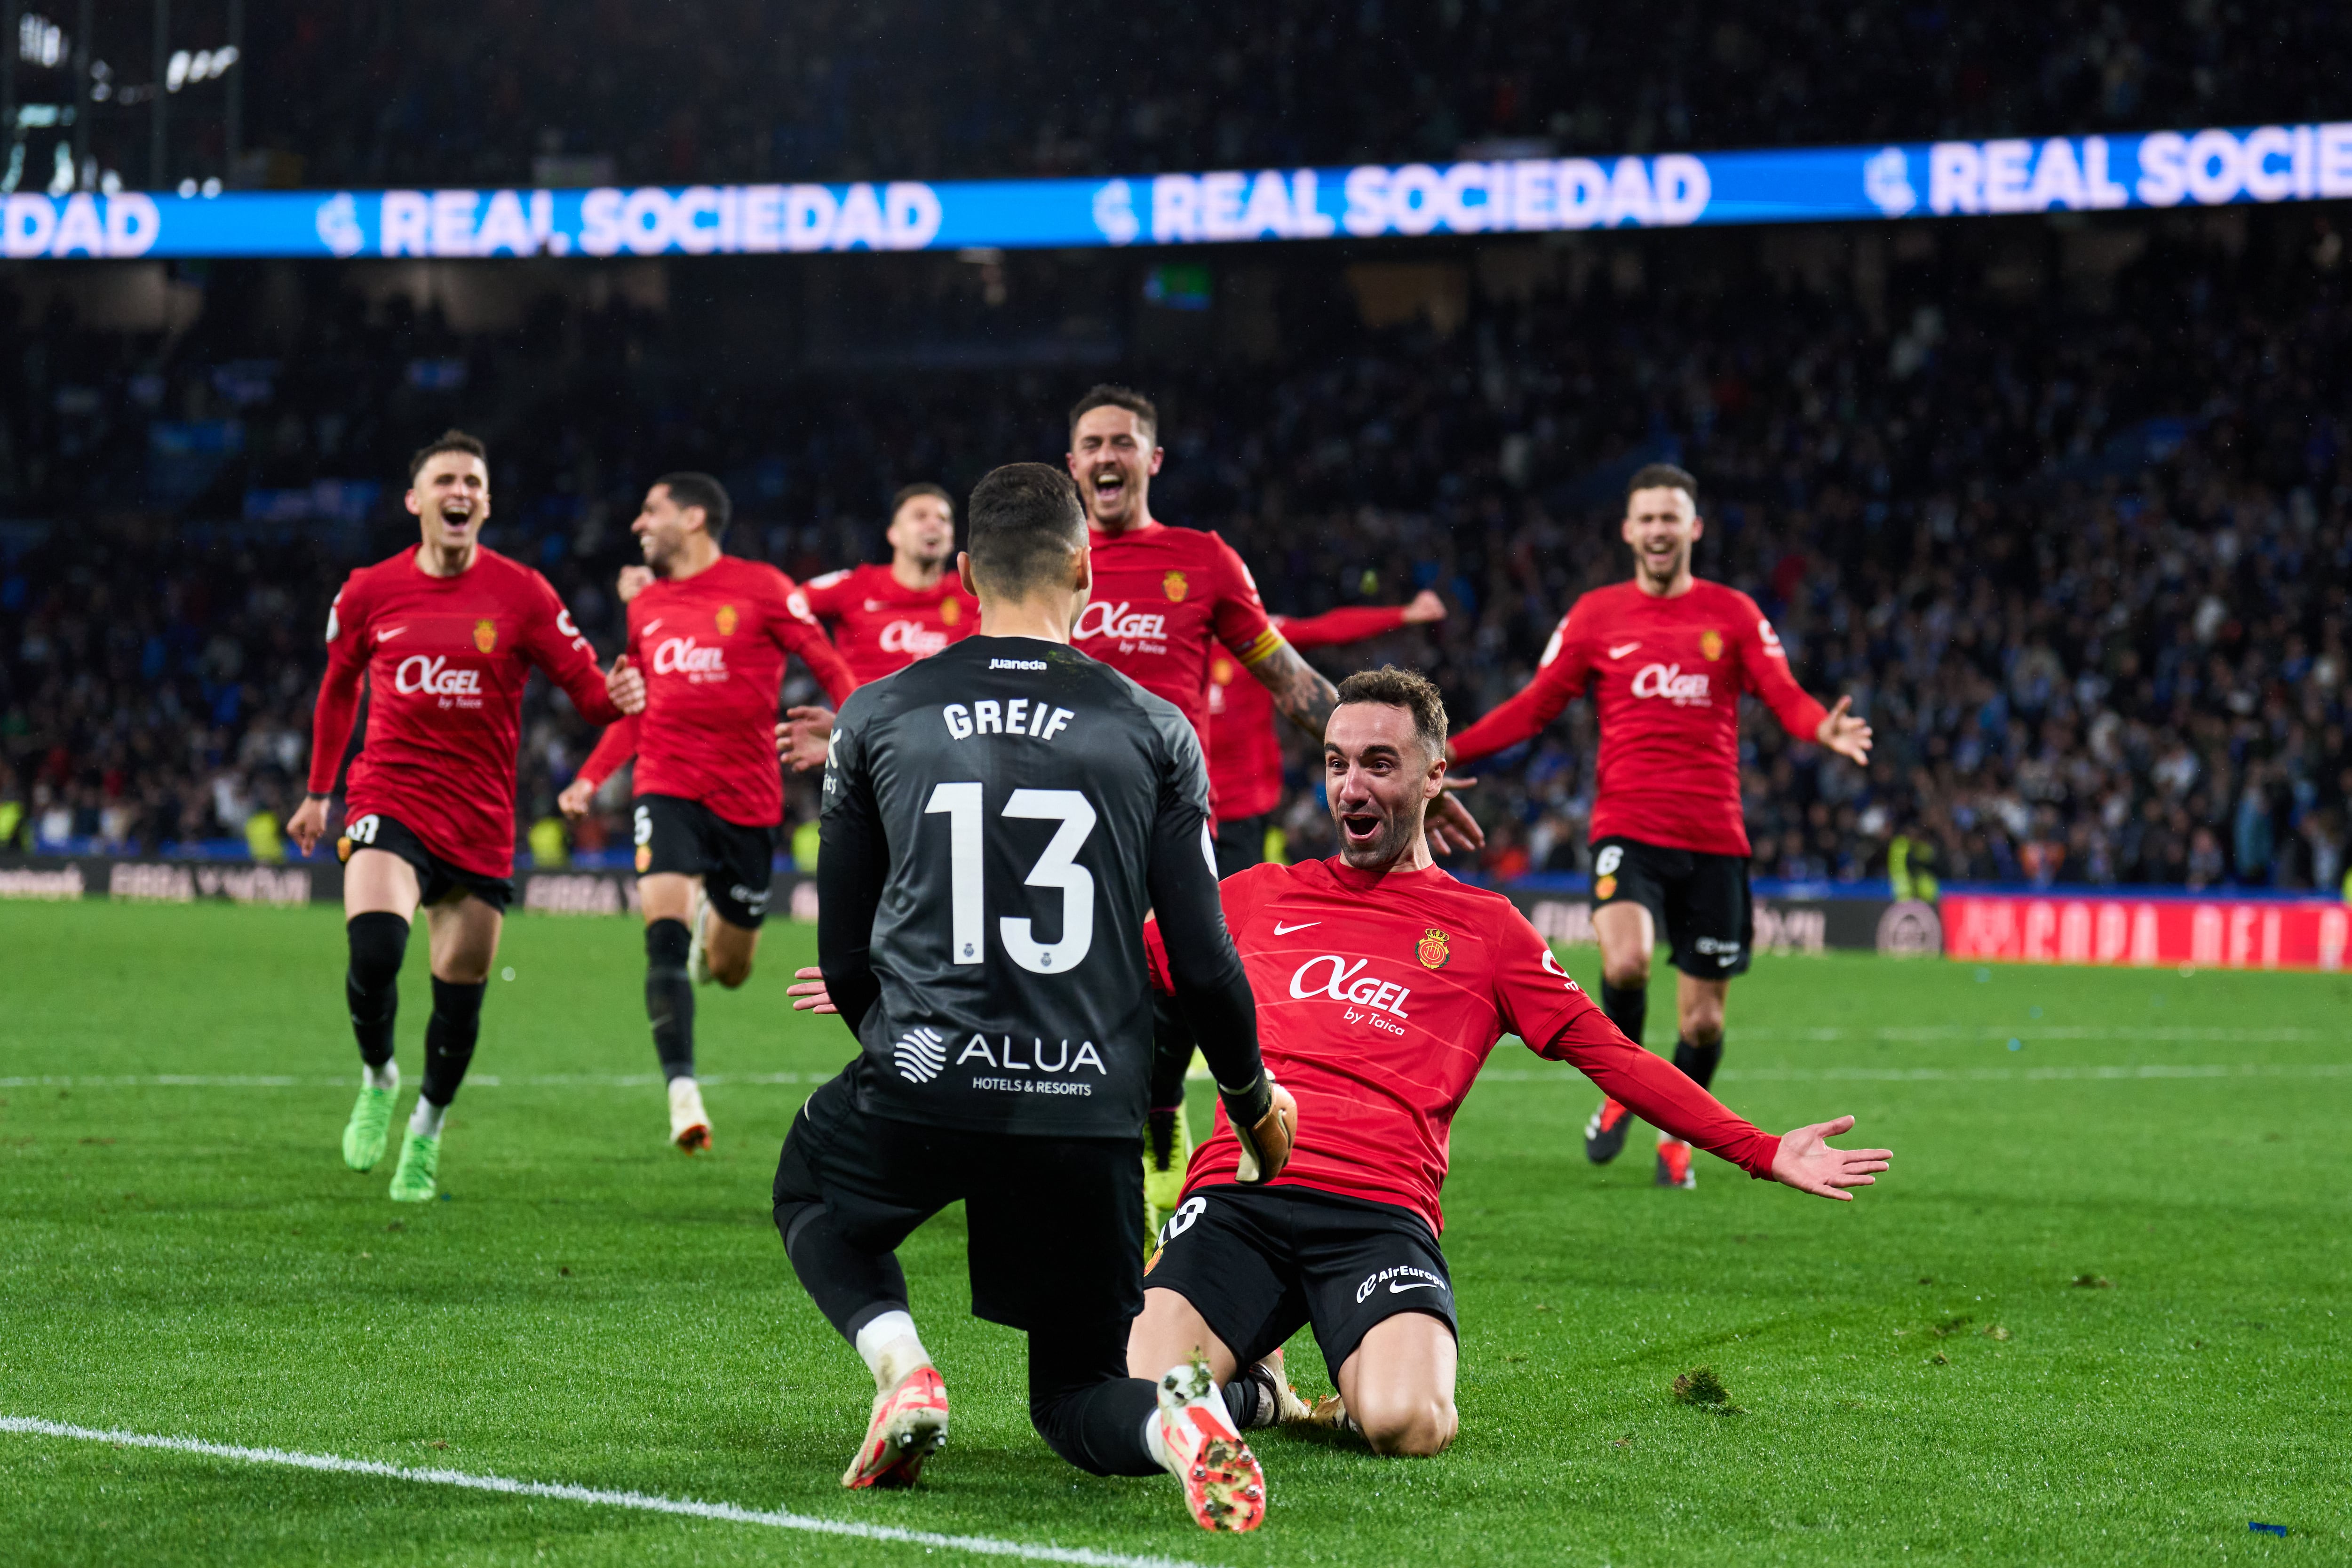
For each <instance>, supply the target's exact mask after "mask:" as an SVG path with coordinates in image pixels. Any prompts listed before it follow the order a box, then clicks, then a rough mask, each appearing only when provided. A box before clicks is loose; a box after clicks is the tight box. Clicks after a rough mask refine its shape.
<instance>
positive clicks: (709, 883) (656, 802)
mask: <svg viewBox="0 0 2352 1568" xmlns="http://www.w3.org/2000/svg"><path fill="white" fill-rule="evenodd" d="M634 826H635V837H636V843H637V856H636V867H637V875H638V876H640V877H651V876H658V875H661V874H662V873H665V872H668V873H673V874H675V875H677V876H681V877H699V878H701V879H702V889H703V891H704V892H706V893H708V894H709V895H710V907H711V908H712V909H714V910H718V911H719V919H720V920H722V921H726V922H727V923H728V924H729V925H731V926H740V927H741V928H742V929H743V930H745V931H757V930H759V929H760V922H761V921H764V920H766V919H767V918H768V889H770V888H771V887H772V886H773V885H774V882H775V875H776V869H775V868H776V831H777V830H776V829H775V828H773V827H746V826H742V825H741V824H740V823H735V822H730V821H728V820H727V819H726V818H725V817H723V816H719V814H718V813H717V812H715V811H712V810H711V809H710V808H709V806H707V805H703V804H702V803H701V802H700V801H698V800H683V799H680V798H679V797H678V796H677V795H639V796H637V803H636V813H635V824H634Z"/></svg>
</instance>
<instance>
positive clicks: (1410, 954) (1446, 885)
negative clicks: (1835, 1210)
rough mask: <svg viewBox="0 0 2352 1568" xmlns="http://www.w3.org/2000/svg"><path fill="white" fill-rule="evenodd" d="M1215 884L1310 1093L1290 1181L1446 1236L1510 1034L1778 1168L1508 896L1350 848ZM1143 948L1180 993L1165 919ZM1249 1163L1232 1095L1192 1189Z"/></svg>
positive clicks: (1264, 1024)
mask: <svg viewBox="0 0 2352 1568" xmlns="http://www.w3.org/2000/svg"><path fill="white" fill-rule="evenodd" d="M1218 891H1219V893H1220V895H1221V897H1222V898H1223V902H1224V907H1225V925H1226V927H1227V928H1228V929H1229V930H1231V931H1232V932H1233V933H1234V947H1235V948H1236V949H1238V950H1239V951H1240V952H1241V955H1242V963H1243V966H1244V968H1246V969H1247V970H1248V971H1249V978H1250V991H1251V993H1252V994H1253V995H1255V998H1256V1000H1257V1034H1258V1049H1259V1050H1260V1052H1261V1053H1263V1054H1264V1056H1265V1067H1266V1070H1267V1071H1268V1072H1270V1073H1272V1074H1273V1075H1274V1076H1275V1079H1276V1080H1277V1081H1278V1082H1279V1083H1281V1085H1282V1087H1283V1088H1285V1089H1288V1090H1289V1091H1290V1092H1291V1094H1292V1095H1293V1096H1294V1097H1295V1098H1296V1099H1297V1101H1298V1141H1297V1146H1296V1148H1294V1149H1293V1151H1292V1152H1291V1156H1290V1163H1289V1164H1288V1165H1287V1166H1286V1167H1285V1168H1284V1170H1283V1173H1282V1174H1281V1175H1280V1176H1278V1177H1276V1179H1275V1184H1276V1185H1277V1186H1297V1187H1311V1188H1313V1189H1315V1190H1316V1191H1317V1192H1324V1193H1336V1194H1339V1195H1340V1196H1343V1197H1350V1198H1366V1199H1370V1201H1372V1202H1374V1203H1383V1204H1396V1205H1400V1206H1402V1207H1404V1208H1409V1209H1412V1211H1413V1212H1415V1213H1416V1214H1418V1215H1421V1216H1422V1217H1423V1219H1425V1220H1427V1221H1428V1222H1429V1225H1430V1228H1431V1229H1433V1230H1443V1229H1444V1226H1445V1217H1444V1213H1443V1212H1442V1211H1441V1210H1440V1209H1439V1207H1438V1203H1437V1194H1438V1189H1439V1188H1440V1187H1441V1186H1443V1185H1444V1182H1445V1167H1446V1160H1447V1150H1448V1142H1449V1140H1450V1139H1451V1137H1452V1134H1453V1127H1454V1112H1455V1111H1456V1110H1460V1109H1461V1107H1462V1101H1463V1100H1465V1098H1467V1097H1468V1095H1469V1093H1470V1086H1471V1085H1472V1084H1473V1083H1474V1082H1475V1081H1476V1080H1477V1077H1478V1069H1479V1068H1481V1067H1483V1066H1485V1065H1486V1057H1487V1054H1488V1053H1489V1052H1490V1051H1492V1050H1493V1049H1494V1048H1495V1042H1496V1040H1498V1039H1500V1038H1501V1037H1502V1036H1503V1035H1504V1034H1505V1033H1506V1032H1508V1033H1511V1034H1515V1035H1517V1036H1518V1037H1519V1038H1520V1039H1522V1040H1525V1041H1526V1042H1527V1043H1528V1047H1529V1048H1530V1049H1532V1050H1533V1051H1535V1053H1536V1054H1537V1055H1538V1056H1543V1057H1549V1058H1553V1059H1554V1060H1557V1061H1565V1062H1569V1063H1570V1064H1572V1065H1573V1066H1575V1067H1576V1068H1578V1069H1579V1070H1580V1071H1581V1072H1583V1073H1584V1074H1586V1075H1587V1076H1588V1077H1590V1078H1591V1079H1592V1080H1593V1081H1594V1082H1595V1083H1597V1084H1599V1085H1600V1086H1601V1088H1602V1089H1604V1090H1606V1091H1607V1092H1609V1093H1610V1094H1612V1095H1614V1096H1615V1097H1616V1098H1617V1099H1618V1100H1621V1101H1622V1102H1623V1103H1624V1104H1627V1105H1630V1106H1632V1107H1633V1110H1634V1112H1635V1113H1636V1114H1637V1115H1639V1116H1641V1117H1643V1119H1644V1120H1646V1121H1649V1122H1650V1123H1651V1124H1652V1125H1653V1126H1658V1127H1664V1128H1665V1129H1667V1130H1668V1131H1673V1132H1675V1134H1677V1135H1678V1136H1681V1137H1685V1138H1687V1139H1689V1140H1690V1141H1691V1142H1694V1143H1696V1144H1698V1145H1699V1146H1700V1147H1701V1148H1704V1149H1707V1150H1711V1151H1713V1152H1716V1153H1717V1154H1720V1155H1722V1156H1723V1157H1724V1158H1725V1159H1727V1160H1729V1161H1730V1162H1731V1163H1733V1164H1736V1165H1738V1166H1739V1167H1740V1168H1741V1169H1742V1170H1744V1171H1747V1172H1748V1173H1750V1174H1753V1175H1762V1174H1765V1173H1769V1171H1770V1170H1771V1168H1772V1158H1773V1156H1774V1155H1775V1154H1777V1153H1778V1152H1780V1140H1779V1139H1778V1138H1776V1137H1773V1136H1772V1135H1771V1134H1769V1133H1768V1132H1764V1131H1760V1130H1759V1129H1758V1128H1756V1127H1755V1126H1753V1125H1751V1124H1750V1123H1748V1122H1747V1121H1742V1120H1741V1119H1740V1118H1738V1117H1737V1116H1735V1115H1733V1114H1732V1113H1731V1112H1730V1111H1729V1110H1726V1109H1725V1108H1724V1107H1723V1105H1722V1104H1721V1103H1720V1102H1718V1101H1717V1100H1716V1099H1715V1098H1714V1097H1713V1096H1712V1095H1710V1094H1708V1093H1707V1092H1706V1090H1705V1089H1701V1088H1699V1086H1698V1085H1696V1083H1693V1082H1692V1081H1691V1080H1690V1079H1689V1078H1687V1077H1686V1076H1685V1075H1684V1073H1683V1072H1682V1071H1681V1069H1679V1068H1676V1067H1675V1065H1674V1064H1673V1063H1671V1062H1669V1061H1667V1060H1666V1059H1665V1058H1663V1057H1659V1056H1654V1055H1653V1054H1652V1053H1650V1052H1648V1051H1645V1050H1643V1048H1642V1047H1639V1046H1637V1045H1635V1044H1633V1042H1632V1041H1631V1040H1628V1039H1627V1038H1626V1037H1624V1036H1623V1035H1622V1034H1620V1033H1618V1031H1617V1026H1615V1025H1614V1024H1612V1023H1611V1022H1610V1021H1609V1019H1608V1017H1607V1016H1605V1015H1604V1014H1602V1012H1601V1009H1600V1008H1598V1007H1596V1006H1595V1005H1593V1004H1592V999H1591V997H1589V996H1587V995H1586V994H1584V992H1583V991H1582V990H1581V989H1580V988H1579V987H1578V985H1577V984H1576V982H1575V981H1573V980H1571V979H1570V978H1569V977H1568V973H1567V972H1566V971H1564V970H1563V969H1561V968H1560V966H1559V960H1558V959H1557V958H1554V957H1553V956H1552V952H1551V949H1550V948H1549V947H1548V946H1547V945H1545V942H1544V940H1543V938H1541V937H1539V936H1538V935H1537V934H1536V931H1535V928H1534V927H1533V926H1531V925H1529V924H1528V921H1527V917H1526V916H1525V915H1522V914H1521V913H1519V911H1518V910H1517V909H1516V908H1514V907H1513V906H1512V904H1511V901H1510V900H1508V899H1506V898H1504V897H1503V896H1502V895H1501V894H1500V893H1490V892H1486V891H1485V890H1484V889H1477V888H1472V887H1468V886H1465V884H1463V883H1461V882H1457V881H1455V880H1454V879H1453V878H1452V877H1450V876H1448V875H1447V874H1446V873H1445V872H1444V871H1442V870H1440V869H1438V868H1436V867H1428V868H1424V869H1422V870H1418V871H1413V870H1395V871H1391V872H1389V873H1388V874H1387V875H1386V876H1381V875H1377V874H1374V873H1371V872H1366V871H1359V870H1356V869H1354V868H1352V867H1350V866H1349V865H1348V863H1347V862H1346V861H1344V860H1341V859H1338V858H1333V859H1329V860H1309V861H1307V862H1304V863H1303V864H1300V865H1297V866H1273V865H1266V866H1253V867H1252V868H1249V869H1248V870H1246V871H1242V872H1239V873H1237V874H1235V875H1234V876H1231V877H1228V878H1226V879H1225V880H1224V881H1223V883H1222V884H1220V886H1219V889H1218ZM1144 943H1145V951H1146V952H1147V953H1148V955H1149V957H1150V963H1151V969H1152V983H1153V984H1155V985H1157V986H1158V987H1159V988H1160V989H1161V990H1163V991H1166V990H1169V989H1170V988H1171V987H1170V984H1169V979H1168V953H1167V949H1166V947H1165V946H1164V945H1163V944H1162V943H1161V941H1160V928H1159V926H1158V924H1157V923H1156V922H1147V923H1146V924H1145V926H1144ZM1562 1135H1563V1136H1566V1135H1567V1133H1566V1130H1565V1129H1564V1130H1563V1133H1562ZM1240 1165H1241V1142H1240V1140H1238V1139H1236V1138H1235V1137H1234V1131H1233V1127H1232V1125H1231V1123H1229V1122H1228V1121H1226V1120H1225V1112H1224V1107H1223V1105H1220V1106H1219V1107H1218V1108H1217V1116H1216V1126H1215V1128H1214V1130H1213V1131H1212V1132H1211V1133H1210V1135H1209V1139H1208V1142H1204V1143H1202V1145H1201V1146H1200V1148H1198V1149H1197V1150H1195V1151H1194V1152H1193V1154H1192V1167H1191V1169H1190V1171H1189V1172H1188V1173H1187V1174H1186V1176H1185V1178H1184V1187H1185V1191H1187V1192H1188V1193H1189V1192H1191V1191H1192V1190H1194V1189H1196V1188H1199V1187H1203V1186H1209V1185H1213V1184H1217V1183H1220V1182H1230V1181H1233V1180H1234V1173H1236V1172H1237V1171H1238V1170H1239V1169H1240Z"/></svg>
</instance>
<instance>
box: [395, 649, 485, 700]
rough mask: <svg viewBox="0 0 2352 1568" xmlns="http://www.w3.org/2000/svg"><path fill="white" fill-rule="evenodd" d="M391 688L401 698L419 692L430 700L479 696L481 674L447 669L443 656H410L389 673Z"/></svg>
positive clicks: (419, 654) (446, 657)
mask: <svg viewBox="0 0 2352 1568" xmlns="http://www.w3.org/2000/svg"><path fill="white" fill-rule="evenodd" d="M392 686H393V689H394V690H395V691H398V692H400V693H402V694H403V695H404V696H406V695H413V694H415V693H416V692H420V691H421V692H424V693H425V695H426V696H429V697H479V696H480V695H481V694H482V672H481V671H480V670H478V669H452V668H449V656H448V655H446V654H440V653H436V654H434V655H432V656H431V657H430V658H427V657H426V656H425V655H424V654H421V653H413V654H410V655H409V656H408V657H407V658H404V659H402V660H401V661H400V664H399V667H398V668H395V669H394V671H393V672H392Z"/></svg>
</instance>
